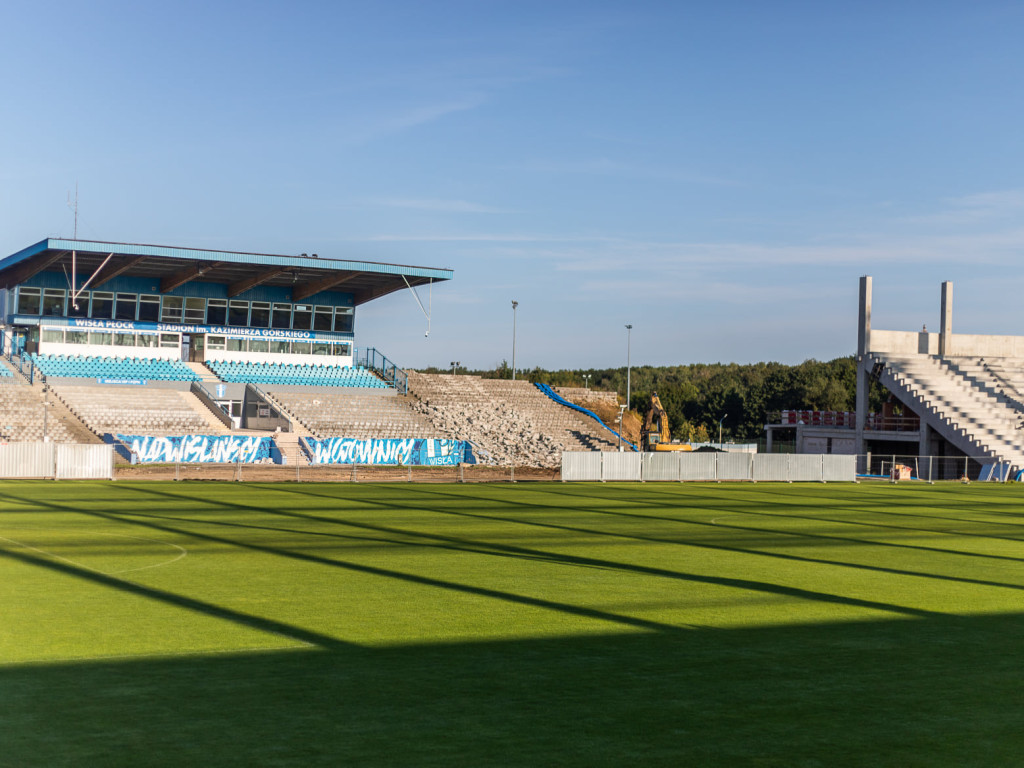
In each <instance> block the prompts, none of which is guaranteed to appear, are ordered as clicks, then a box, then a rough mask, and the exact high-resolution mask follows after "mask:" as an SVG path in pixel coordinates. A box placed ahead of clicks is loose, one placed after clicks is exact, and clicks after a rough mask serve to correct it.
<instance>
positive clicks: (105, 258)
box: [0, 238, 454, 304]
mask: <svg viewBox="0 0 1024 768" xmlns="http://www.w3.org/2000/svg"><path fill="white" fill-rule="evenodd" d="M72 252H74V253H75V260H76V265H77V266H76V269H77V274H78V275H80V276H82V279H85V278H87V277H88V276H89V275H92V274H93V273H94V272H96V270H97V269H99V270H100V271H99V273H98V274H97V275H96V277H94V278H93V280H92V281H91V282H90V284H89V287H90V288H100V287H101V286H102V285H103V283H105V282H107V281H109V280H112V279H113V278H115V277H118V276H121V275H125V276H133V277H149V278H155V279H158V280H160V291H161V292H162V293H166V292H168V291H172V290H174V289H175V288H177V287H178V286H180V285H184V284H185V283H187V282H189V281H191V280H202V281H204V282H213V283H224V284H227V286H228V295H229V296H236V295H238V294H240V293H242V292H244V291H246V290H248V289H250V288H254V287H256V286H257V285H276V286H286V287H289V288H291V289H292V298H293V300H295V301H302V300H303V299H305V298H308V297H309V296H312V295H313V294H315V293H319V292H320V291H329V290H337V291H343V292H345V293H351V294H353V296H354V297H355V303H356V304H365V303H366V302H368V301H371V300H373V299H376V298H379V297H381V296H385V295H387V294H389V293H392V292H393V291H397V290H401V289H402V288H405V287H407V285H406V282H407V281H408V285H410V286H417V285H426V284H427V283H429V282H440V281H443V280H451V279H452V277H453V276H454V273H453V272H452V270H450V269H435V268H432V267H413V266H406V265H402V264H381V263H378V262H373V261H349V260H345V259H334V258H327V257H322V256H317V255H316V254H313V255H312V256H307V255H306V254H302V255H301V256H279V255H273V254H265V253H246V252H232V251H213V250H206V249H202V248H176V247H171V246H164V245H140V244H137V243H109V242H102V241H94V240H65V239H60V238H47V239H45V240H41V241H39V242H38V243H36V244H35V245H30V246H29V247H28V248H24V249H22V250H20V251H18V252H17V253H14V254H11V255H10V256H8V257H7V258H5V259H2V260H0V288H12V287H14V286H16V285H18V284H19V283H22V282H24V281H26V280H28V279H29V278H31V277H32V276H33V275H35V274H37V273H39V272H42V271H44V270H49V271H59V270H66V271H67V273H68V274H69V275H70V274H71V260H72ZM104 262H106V264H105V266H104ZM101 267H102V268H101Z"/></svg>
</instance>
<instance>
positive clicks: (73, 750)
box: [0, 481, 1024, 768]
mask: <svg viewBox="0 0 1024 768" xmlns="http://www.w3.org/2000/svg"><path fill="white" fill-rule="evenodd" d="M1022 493H1024V491H1022V490H1021V487H1020V486H1014V485H978V484H975V485H971V486H960V485H940V486H920V485H910V484H900V485H897V486H891V485H888V484H878V485H838V484H837V485H803V486H791V485H767V484H759V485H700V484H695V485H689V484H688V485H669V484H664V485H662V484H658V485H655V484H648V485H632V484H631V485H626V484H621V485H619V484H608V485H590V484H581V485H572V484H569V485H561V484H538V485H528V484H520V485H485V486H469V485H429V484H425V485H404V484H403V485H397V484H396V485H349V484H338V485H321V484H309V485H306V484H260V485H256V484H253V485H241V484H228V483H223V484H201V483H178V484H172V483H166V484H165V483H121V482H118V483H71V482H68V483H56V484H55V483H47V482H27V481H26V482H12V481H7V482H3V483H0V606H2V616H0V766H16V767H18V768H21V767H23V766H47V767H48V768H53V767H57V766H90V768H95V767H102V766H126V767H127V766H132V767H137V766H188V765H208V766H247V767H251V766H321V765H322V766H328V765H330V766H490V765H493V766H673V767H678V766H785V767H786V768H790V767H794V766H795V767H800V766H803V767H810V766H821V767H826V766H828V767H831V766H873V767H877V766H900V768H907V767H908V766H1009V765H1019V764H1021V763H1022V762H1024V700H1022V699H1024V653H1022V650H1021V648H1022V644H1024V640H1022V638H1024V611H1022V608H1024V591H1022V590H1024V506H1022V504H1021V500H1022V496H1021V494H1022Z"/></svg>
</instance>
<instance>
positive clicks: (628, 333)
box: [626, 325, 633, 408]
mask: <svg viewBox="0 0 1024 768" xmlns="http://www.w3.org/2000/svg"><path fill="white" fill-rule="evenodd" d="M632 341H633V326H632V325H627V326H626V407H627V408H629V399H630V395H631V394H632V391H631V389H630V376H629V375H630V364H629V353H630V348H631V347H632Z"/></svg>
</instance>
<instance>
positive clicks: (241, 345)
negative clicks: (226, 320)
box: [228, 336, 245, 352]
mask: <svg viewBox="0 0 1024 768" xmlns="http://www.w3.org/2000/svg"><path fill="white" fill-rule="evenodd" d="M228 352H245V339H233V338H231V337H230V336H229V337H228Z"/></svg>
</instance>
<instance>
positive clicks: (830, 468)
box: [822, 455, 857, 483]
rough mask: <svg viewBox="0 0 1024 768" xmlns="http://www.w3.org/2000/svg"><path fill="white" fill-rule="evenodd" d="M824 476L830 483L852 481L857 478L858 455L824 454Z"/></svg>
mask: <svg viewBox="0 0 1024 768" xmlns="http://www.w3.org/2000/svg"><path fill="white" fill-rule="evenodd" d="M822 467H823V473H822V474H823V477H822V479H823V480H825V481H826V482H829V483H852V482H854V481H855V480H856V479H857V457H856V456H834V455H832V456H822Z"/></svg>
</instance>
